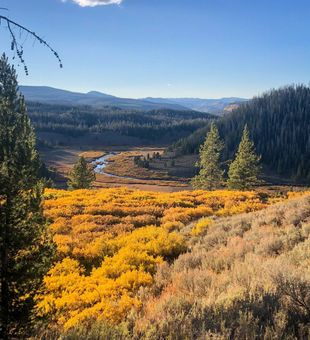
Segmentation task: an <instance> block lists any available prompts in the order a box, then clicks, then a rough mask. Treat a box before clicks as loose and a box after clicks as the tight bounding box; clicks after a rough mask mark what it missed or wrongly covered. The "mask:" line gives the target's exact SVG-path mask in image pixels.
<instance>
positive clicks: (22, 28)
mask: <svg viewBox="0 0 310 340" xmlns="http://www.w3.org/2000/svg"><path fill="white" fill-rule="evenodd" d="M2 20H3V21H5V22H6V23H7V27H8V30H9V33H10V36H11V39H12V42H11V50H12V51H16V54H17V56H18V59H19V60H20V62H21V63H22V65H23V66H24V70H25V73H26V75H28V68H27V65H26V63H25V60H24V58H23V52H24V51H23V45H21V44H19V43H18V42H17V39H16V34H15V33H14V31H13V27H15V28H19V29H20V31H21V32H26V33H27V34H28V35H30V36H32V37H33V38H34V39H35V41H36V40H37V41H39V43H40V44H42V45H43V46H44V47H46V48H48V49H49V50H50V51H51V52H52V53H53V54H54V56H55V58H56V59H57V61H58V63H59V67H60V68H62V67H63V65H62V61H61V59H60V57H59V54H58V53H57V52H56V51H55V50H54V49H53V48H52V47H51V46H50V45H49V44H48V43H47V41H46V40H44V39H43V38H41V37H40V36H38V35H37V34H36V33H35V32H33V31H31V30H29V29H28V28H27V27H25V26H22V25H20V24H19V23H17V22H15V21H13V20H11V19H9V18H8V17H6V16H3V15H0V23H1V21H2Z"/></svg>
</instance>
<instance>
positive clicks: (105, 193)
mask: <svg viewBox="0 0 310 340" xmlns="http://www.w3.org/2000/svg"><path fill="white" fill-rule="evenodd" d="M291 195H292V194H288V195H283V196H278V197H275V196H272V195H270V194H267V193H266V192H239V191H225V190H222V191H213V192H207V191H181V192H177V193H158V192H145V191H139V190H130V189H128V188H118V189H113V188H111V189H97V190H75V191H64V190H57V189H47V190H46V192H45V202H44V211H45V215H46V217H47V219H48V221H49V222H50V227H51V231H52V233H53V235H54V236H53V238H54V241H55V243H56V245H57V261H56V263H55V264H54V266H53V267H52V268H51V270H50V271H49V273H48V274H47V276H46V277H45V279H44V285H43V288H42V291H41V293H40V294H38V295H37V298H36V301H37V307H36V308H37V314H38V315H39V316H40V317H42V318H43V319H45V318H46V319H48V320H49V325H50V327H56V328H57V329H59V330H62V331H70V330H72V329H74V328H75V327H78V326H81V325H84V326H85V325H90V324H93V323H94V322H97V321H103V322H107V323H108V324H110V325H119V324H120V323H122V322H124V320H126V318H127V317H128V315H129V314H130V313H131V312H132V311H136V312H138V311H139V310H141V309H142V308H144V305H143V303H144V299H143V298H142V297H141V291H143V289H150V288H151V287H153V285H154V282H155V281H154V280H155V278H156V275H158V269H159V268H161V267H162V266H163V265H169V264H171V265H172V264H173V261H174V260H175V259H177V258H178V257H179V256H180V255H181V254H186V253H188V252H189V251H190V249H191V247H192V243H193V240H195V239H196V238H197V237H200V235H204V233H205V232H206V230H208V229H209V228H210V226H213V225H216V224H217V223H218V222H217V221H218V220H221V219H222V218H228V216H232V215H239V214H244V213H251V212H253V211H258V210H262V209H266V208H267V207H268V206H270V205H273V204H275V203H277V202H279V201H283V200H286V199H287V198H288V197H290V196H291ZM296 195H300V194H296ZM217 242H219V241H216V239H214V240H213V242H211V244H216V243H217ZM236 244H237V240H236ZM238 247H239V246H238ZM213 265H214V266H217V265H218V266H219V269H220V268H221V265H220V264H218V261H215V262H214V264H213ZM223 266H225V264H223Z"/></svg>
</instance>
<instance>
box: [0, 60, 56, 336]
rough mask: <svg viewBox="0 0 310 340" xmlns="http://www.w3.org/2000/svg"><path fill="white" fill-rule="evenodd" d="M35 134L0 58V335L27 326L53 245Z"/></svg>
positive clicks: (16, 333)
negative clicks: (45, 208)
mask: <svg viewBox="0 0 310 340" xmlns="http://www.w3.org/2000/svg"><path fill="white" fill-rule="evenodd" d="M39 167H40V162H39V156H38V153H37V151H36V149H35V136H34V131H33V128H32V126H31V124H30V121H29V118H28V116H27V113H26V108H25V103H24V99H23V97H22V96H20V95H19V94H18V87H17V78H16V72H15V70H14V68H13V67H11V66H10V65H9V64H8V60H7V58H6V57H5V56H4V55H3V56H2V58H1V59H0V245H1V247H0V256H1V258H0V274H1V289H0V298H1V307H0V308H1V309H0V319H1V335H0V338H1V339H8V338H15V337H16V338H19V337H21V334H22V333H23V332H24V331H25V330H29V320H30V315H31V311H32V308H33V305H34V295H35V293H36V291H37V290H38V288H39V286H40V284H41V281H42V278H43V276H44V274H45V273H46V272H47V270H48V269H49V264H50V260H51V257H52V254H53V245H52V242H51V240H50V237H49V233H48V229H47V226H46V221H45V219H44V216H43V211H42V190H43V185H42V183H41V181H40V180H39V179H38V171H39Z"/></svg>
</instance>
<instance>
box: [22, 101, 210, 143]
mask: <svg viewBox="0 0 310 340" xmlns="http://www.w3.org/2000/svg"><path fill="white" fill-rule="evenodd" d="M28 112H29V116H30V119H31V121H32V123H33V124H34V127H35V129H36V132H38V133H40V132H49V133H59V134H63V135H65V136H71V137H80V136H82V135H84V134H87V133H104V132H107V131H112V132H116V133H119V134H121V135H125V136H132V137H138V138H141V139H144V140H147V141H153V142H154V141H162V142H164V143H169V142H173V141H176V140H177V139H179V138H182V137H185V136H187V135H188V134H190V133H192V132H193V131H195V130H197V129H198V128H200V127H201V126H204V125H206V124H207V122H208V120H209V119H210V118H211V117H213V116H211V115H208V114H206V113H201V112H195V111H190V110H189V111H179V110H169V109H162V110H153V111H134V110H123V109H120V108H117V107H103V108H100V109H96V108H92V107H89V106H72V107H71V106H63V105H49V104H39V103H29V104H28ZM47 142H49V140H47Z"/></svg>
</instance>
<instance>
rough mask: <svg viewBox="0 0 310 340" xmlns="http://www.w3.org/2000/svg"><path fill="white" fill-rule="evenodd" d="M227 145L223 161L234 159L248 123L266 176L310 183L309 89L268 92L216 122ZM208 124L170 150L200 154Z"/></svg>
mask: <svg viewBox="0 0 310 340" xmlns="http://www.w3.org/2000/svg"><path fill="white" fill-rule="evenodd" d="M216 123H217V127H218V129H219V132H220V135H221V138H222V139H223V141H224V142H225V148H224V151H223V161H224V162H226V161H229V160H231V159H232V158H233V155H234V153H235V152H236V149H237V147H238V143H239V141H240V138H241V135H242V130H243V128H244V126H245V124H247V126H248V128H249V131H250V134H251V138H252V139H253V141H254V143H255V147H256V151H257V153H258V154H259V155H261V157H262V164H263V166H264V171H265V173H270V174H277V175H281V176H284V177H287V178H290V179H292V180H294V181H296V182H307V183H309V182H310V88H309V87H307V86H304V85H296V86H294V85H292V86H287V87H283V88H280V89H276V90H271V91H269V92H266V93H265V94H263V95H262V96H260V97H255V98H253V99H252V100H251V101H249V102H247V103H244V104H242V105H241V106H240V107H239V108H237V109H235V110H234V111H233V112H232V113H230V114H227V115H225V116H223V117H221V118H219V119H218V120H217V122H216ZM208 131H209V125H207V126H204V127H202V128H201V129H199V130H197V131H195V132H194V133H192V134H191V135H190V136H188V137H186V138H184V139H181V140H180V141H178V142H177V143H176V144H174V145H173V146H172V147H171V148H170V150H174V151H175V152H176V154H177V155H184V154H191V153H198V151H199V147H200V145H201V144H202V143H203V142H204V139H205V136H206V133H207V132H208Z"/></svg>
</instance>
